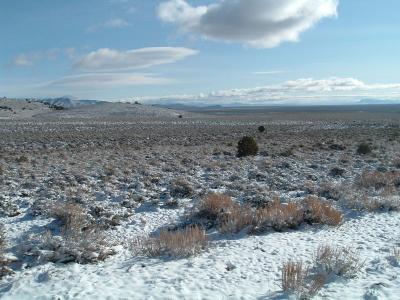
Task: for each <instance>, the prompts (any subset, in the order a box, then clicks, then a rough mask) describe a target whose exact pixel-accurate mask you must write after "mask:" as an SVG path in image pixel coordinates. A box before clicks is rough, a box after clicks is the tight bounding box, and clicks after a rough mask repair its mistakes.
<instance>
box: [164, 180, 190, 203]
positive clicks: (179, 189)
mask: <svg viewBox="0 0 400 300" xmlns="http://www.w3.org/2000/svg"><path fill="white" fill-rule="evenodd" d="M169 193H170V195H171V196H172V197H177V198H187V197H191V196H193V194H194V189H193V187H192V185H191V184H190V183H189V182H187V181H186V180H185V179H183V178H177V179H175V180H174V181H172V183H171V186H170V192H169Z"/></svg>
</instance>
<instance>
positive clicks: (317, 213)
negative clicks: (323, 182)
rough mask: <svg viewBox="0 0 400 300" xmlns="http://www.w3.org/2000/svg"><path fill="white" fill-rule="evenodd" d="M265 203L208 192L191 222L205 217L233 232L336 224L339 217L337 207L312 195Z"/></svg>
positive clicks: (221, 228)
mask: <svg viewBox="0 0 400 300" xmlns="http://www.w3.org/2000/svg"><path fill="white" fill-rule="evenodd" d="M266 203H268V204H266V205H265V206H264V207H256V208H253V207H251V206H250V205H249V204H242V205H241V204H239V203H237V202H235V201H233V200H232V198H231V197H230V196H228V195H224V194H210V195H208V196H206V197H205V198H204V199H203V200H202V201H201V202H200V205H199V207H198V208H197V210H196V211H195V213H194V214H193V216H192V218H193V219H194V222H196V221H202V219H206V221H208V222H206V225H208V226H211V227H212V226H217V227H218V228H219V230H220V231H221V232H222V233H237V232H239V231H241V230H243V229H245V228H249V229H250V230H249V231H251V232H258V233H261V232H265V231H267V230H269V229H273V230H276V231H282V230H285V229H296V228H298V227H300V226H301V225H302V224H304V223H308V224H326V225H331V226H337V225H339V224H340V223H341V222H342V221H343V215H342V213H341V212H340V211H338V210H337V209H335V208H334V207H333V206H332V204H330V203H328V202H326V201H323V200H321V199H320V198H318V197H315V196H309V197H307V198H306V199H304V200H302V201H299V202H289V203H282V202H281V201H280V200H279V199H278V198H274V199H270V200H269V201H268V202H266ZM198 219H200V220H198ZM203 223H204V221H203Z"/></svg>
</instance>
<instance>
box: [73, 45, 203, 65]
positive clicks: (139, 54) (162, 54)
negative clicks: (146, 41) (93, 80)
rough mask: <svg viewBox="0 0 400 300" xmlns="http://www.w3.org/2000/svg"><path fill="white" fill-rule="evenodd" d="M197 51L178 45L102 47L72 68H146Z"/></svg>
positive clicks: (178, 58) (175, 59) (193, 53)
mask: <svg viewBox="0 0 400 300" xmlns="http://www.w3.org/2000/svg"><path fill="white" fill-rule="evenodd" d="M197 53H198V51H196V50H193V49H188V48H179V47H153V48H141V49H135V50H129V51H118V50H113V49H108V48H104V49H99V50H96V51H93V52H91V53H89V54H87V55H85V56H84V57H82V58H81V59H80V60H79V61H77V62H76V63H75V65H74V68H76V69H83V70H116V69H139V68H148V67H151V66H156V65H162V64H168V63H173V62H176V61H178V60H181V59H184V58H186V57H188V56H191V55H195V54H197Z"/></svg>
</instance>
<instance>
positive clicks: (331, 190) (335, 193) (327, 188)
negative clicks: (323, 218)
mask: <svg viewBox="0 0 400 300" xmlns="http://www.w3.org/2000/svg"><path fill="white" fill-rule="evenodd" d="M346 189H347V187H345V186H343V185H338V184H334V183H331V182H328V181H324V182H322V183H321V184H320V185H319V186H318V187H317V190H316V193H317V194H318V196H320V197H324V198H326V199H333V200H339V199H340V198H342V197H343V194H344V193H345V190H346Z"/></svg>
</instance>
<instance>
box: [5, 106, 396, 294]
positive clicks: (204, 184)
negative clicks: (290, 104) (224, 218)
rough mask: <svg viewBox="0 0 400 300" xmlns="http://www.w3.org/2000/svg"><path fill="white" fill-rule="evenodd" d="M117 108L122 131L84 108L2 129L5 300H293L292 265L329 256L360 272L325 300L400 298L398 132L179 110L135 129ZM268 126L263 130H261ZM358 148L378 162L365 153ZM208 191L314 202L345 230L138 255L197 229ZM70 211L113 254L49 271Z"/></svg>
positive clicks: (383, 126)
mask: <svg viewBox="0 0 400 300" xmlns="http://www.w3.org/2000/svg"><path fill="white" fill-rule="evenodd" d="M136 106H137V107H141V106H140V105H136ZM120 108H121V106H119V108H114V109H115V112H117V115H118V116H123V119H121V120H118V116H117V117H110V116H107V117H105V116H104V118H103V119H100V120H99V119H97V118H92V117H91V116H93V115H95V113H92V112H90V109H89V108H80V110H77V111H76V114H75V113H74V112H71V111H67V112H55V114H60V116H61V115H62V114H65V115H64V116H67V117H66V119H65V118H63V117H60V118H59V119H57V118H58V117H56V119H51V118H48V117H46V118H44V119H42V118H41V117H40V115H37V116H36V117H35V118H34V119H24V120H20V121H16V120H13V121H2V123H1V126H0V134H1V137H2V138H1V139H0V147H1V149H2V152H1V153H0V224H3V225H4V233H5V234H4V235H5V242H6V246H5V247H4V249H3V250H4V254H2V252H1V250H2V249H1V247H0V258H1V256H2V255H3V256H4V257H5V258H8V262H7V264H8V267H10V268H11V269H12V271H13V273H12V274H9V275H7V276H4V277H3V278H1V279H0V297H1V298H2V299H287V298H290V297H292V298H294V297H295V296H294V295H288V294H285V293H283V292H282V286H281V272H282V267H283V265H284V263H286V262H287V261H288V260H296V261H299V260H302V261H303V262H304V263H305V264H310V265H311V264H313V263H314V258H315V252H316V250H317V249H318V247H319V246H321V245H331V246H339V247H348V248H349V249H353V250H354V252H355V253H356V257H357V258H358V260H359V262H362V263H363V264H362V267H361V268H360V270H359V271H358V272H357V273H356V274H355V275H356V276H355V277H354V278H344V277H339V276H337V277H334V278H330V279H329V280H328V282H327V283H326V284H325V285H324V286H323V287H322V288H321V289H320V291H319V292H318V293H317V295H315V298H316V299H399V297H398V294H399V290H400V277H399V276H400V265H399V261H398V260H399V257H397V258H394V257H393V252H394V251H395V249H397V251H398V249H399V247H400V212H399V211H398V210H399V208H400V197H399V195H400V171H399V170H400V157H399V150H400V134H399V133H400V127H399V121H400V120H398V119H396V120H393V119H391V117H392V115H391V114H390V116H389V117H388V118H383V119H381V118H382V116H386V115H385V114H383V115H379V116H378V117H376V119H371V120H370V119H369V118H366V119H365V118H364V117H360V114H358V113H353V115H352V116H353V117H354V119H353V118H351V114H349V115H348V116H346V118H348V119H342V113H340V114H338V115H336V118H334V116H332V115H331V113H329V114H327V115H326V119H324V118H325V117H320V119H319V120H315V119H313V118H315V115H311V117H310V115H307V114H306V115H304V114H300V113H299V115H298V119H296V118H294V117H293V116H291V117H290V118H288V119H285V116H286V115H285V114H284V113H282V114H281V115H277V114H276V113H273V114H266V115H265V116H260V115H259V116H257V117H254V118H253V117H252V116H248V120H246V118H245V117H244V116H240V117H221V118H220V117H215V116H213V117H210V116H207V117H204V118H201V117H199V115H190V114H187V115H184V116H183V119H180V118H179V117H178V116H177V115H176V113H175V112H174V111H170V112H168V114H170V115H169V116H170V119H166V118H164V117H165V116H167V115H168V114H167V115H163V116H164V117H163V118H160V119H154V120H152V119H147V120H138V119H137V118H136V115H135V114H133V115H132V116H129V113H126V114H125V113H122V115H119V113H120V112H121V111H120ZM98 109H100V110H101V111H103V112H104V111H105V109H104V108H98ZM131 109H132V110H134V109H136V107H131ZM140 109H141V108H140ZM144 109H148V108H144ZM86 110H88V111H86ZM157 112H162V113H164V112H165V111H161V110H159V109H154V110H152V108H150V110H149V116H151V115H152V114H153V113H154V116H158V114H157ZM81 113H82V115H80V114H81ZM68 114H72V115H73V118H69V117H68ZM83 115H84V117H82V116H83ZM371 115H373V114H372V113H371ZM79 117H82V119H79ZM76 118H78V119H76ZM125 118H128V119H125ZM171 118H172V119H171ZM307 118H308V119H307ZM357 118H358V119H357ZM259 125H265V127H266V128H267V131H266V132H264V133H260V132H258V130H257V128H258V126H259ZM244 135H251V136H254V137H255V138H256V140H257V142H258V144H259V148H260V149H259V150H260V151H259V154H258V155H257V156H255V157H246V158H237V157H236V156H235V154H236V145H237V141H238V139H239V138H240V137H242V136H244ZM360 143H367V144H368V145H369V146H370V150H371V152H370V153H367V154H364V155H361V154H358V153H357V149H358V146H359V145H360ZM209 192H219V193H225V194H227V195H229V196H231V197H232V199H233V200H234V201H235V202H237V203H240V204H241V205H250V206H252V208H254V209H258V208H259V207H263V206H265V205H269V204H270V203H271V201H272V199H274V198H276V197H279V199H280V201H282V202H283V203H288V202H294V203H297V202H301V201H303V199H304V198H305V197H308V196H312V197H317V198H318V199H321V201H324V203H329V205H331V206H332V207H334V208H335V209H337V210H338V211H339V212H341V213H343V222H342V223H341V225H339V226H327V225H319V224H313V225H310V224H307V223H306V222H303V224H302V225H301V226H300V227H299V228H297V229H296V230H293V229H288V230H283V231H282V232H275V231H273V230H266V231H264V232H263V233H259V232H257V233H256V234H255V233H254V232H253V233H250V232H249V231H246V230H243V231H241V232H239V233H235V234H224V233H220V232H218V228H217V226H214V227H213V226H206V234H207V237H208V239H209V246H208V247H207V248H206V249H204V251H202V252H200V253H199V254H197V255H195V256H191V257H188V258H174V257H163V256H158V257H147V256H145V255H144V254H143V253H138V252H136V251H135V246H137V244H135V243H133V242H132V241H135V240H136V239H137V238H140V237H143V236H147V235H153V234H155V233H157V232H159V230H160V229H161V228H163V227H169V228H170V227H171V226H172V227H175V226H177V227H178V228H179V226H183V225H184V224H190V223H187V222H190V221H193V220H191V219H190V217H192V216H193V211H194V210H195V209H196V207H197V206H198V205H199V202H201V201H202V199H204V197H205V195H206V194H207V193H209ZM65 203H73V204H74V205H75V206H71V208H72V209H76V212H77V214H76V216H78V217H82V216H83V217H82V218H84V219H83V220H81V221H82V222H88V223H89V224H90V225H91V226H94V224H96V226H97V227H98V229H100V230H101V231H102V235H99V236H100V237H101V238H103V239H104V241H107V243H108V244H107V247H109V248H110V249H109V250H112V252H113V254H112V255H110V256H107V257H106V258H105V260H103V259H99V260H98V261H97V260H96V259H95V260H93V261H83V262H82V263H81V264H79V263H76V262H71V261H70V262H69V263H62V262H61V261H63V260H62V259H58V260H57V259H54V256H53V255H54V254H55V253H57V251H59V248H57V247H55V246H52V245H53V244H54V242H55V241H57V240H60V239H63V238H66V237H65V236H62V234H63V233H62V230H63V228H64V227H63V226H65V224H64V225H63V224H62V222H61V220H62V217H60V216H58V215H57V212H55V209H57V208H60V207H61V208H63V207H64V206H63V205H65ZM242 207H245V206H242ZM88 220H89V221H88ZM188 220H189V221H188ZM78 221H79V220H78ZM86 225H88V224H87V223H84V225H82V227H79V228H78V229H79V230H78V233H79V234H80V233H82V235H83V234H84V232H85V231H84V230H86V229H85V228H87V226H86ZM48 234H50V235H52V236H51V238H52V240H51V239H50V240H51V242H49V240H46V238H47V235H48ZM85 238H86V239H87V238H88V237H87V236H86V237H85ZM82 239H84V238H83V237H82ZM0 242H1V241H0ZM94 243H99V240H98V239H97V240H94ZM0 246H1V243H0ZM96 246H97V245H96ZM52 247H53V248H52ZM91 254H96V255H98V253H93V252H92V253H91ZM92 257H94V256H92ZM50 261H52V262H50ZM75 261H78V260H75ZM64 262H65V260H64ZM84 262H86V263H87V262H89V263H87V264H84ZM1 264H2V261H0V267H2V265H1ZM0 276H1V275H0Z"/></svg>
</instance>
